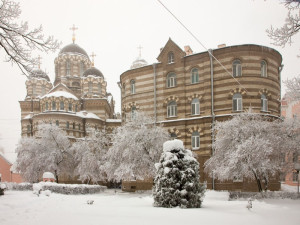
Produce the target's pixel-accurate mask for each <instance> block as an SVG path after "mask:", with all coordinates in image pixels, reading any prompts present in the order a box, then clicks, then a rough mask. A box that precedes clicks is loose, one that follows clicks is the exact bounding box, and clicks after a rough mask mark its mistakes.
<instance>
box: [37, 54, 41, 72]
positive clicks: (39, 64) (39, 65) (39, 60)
mask: <svg viewBox="0 0 300 225" xmlns="http://www.w3.org/2000/svg"><path fill="white" fill-rule="evenodd" d="M41 59H42V57H41V56H40V55H39V57H38V58H37V60H38V67H39V69H41V64H42V62H41Z"/></svg>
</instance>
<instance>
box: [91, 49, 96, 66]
mask: <svg viewBox="0 0 300 225" xmlns="http://www.w3.org/2000/svg"><path fill="white" fill-rule="evenodd" d="M90 56H91V57H92V66H94V65H95V64H94V60H95V56H96V55H95V53H94V52H92V54H91V55H90Z"/></svg>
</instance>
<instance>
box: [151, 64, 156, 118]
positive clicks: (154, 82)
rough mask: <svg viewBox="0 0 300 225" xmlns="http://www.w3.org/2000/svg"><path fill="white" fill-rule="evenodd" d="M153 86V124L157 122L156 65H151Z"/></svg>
mask: <svg viewBox="0 0 300 225" xmlns="http://www.w3.org/2000/svg"><path fill="white" fill-rule="evenodd" d="M152 66H153V76H154V79H153V86H154V122H155V124H156V122H157V115H156V114H157V109H156V63H153V65H152Z"/></svg>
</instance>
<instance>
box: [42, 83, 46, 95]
mask: <svg viewBox="0 0 300 225" xmlns="http://www.w3.org/2000/svg"><path fill="white" fill-rule="evenodd" d="M45 94H46V87H45V85H42V89H41V96H44V95H45Z"/></svg>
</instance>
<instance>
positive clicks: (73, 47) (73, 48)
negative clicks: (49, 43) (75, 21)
mask: <svg viewBox="0 0 300 225" xmlns="http://www.w3.org/2000/svg"><path fill="white" fill-rule="evenodd" d="M63 53H79V54H81V55H84V56H86V57H88V58H89V56H88V54H87V53H86V51H85V50H84V49H83V48H81V47H80V46H79V45H77V44H74V43H72V44H69V45H67V46H65V47H63V48H62V49H61V50H60V52H59V54H63Z"/></svg>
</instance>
